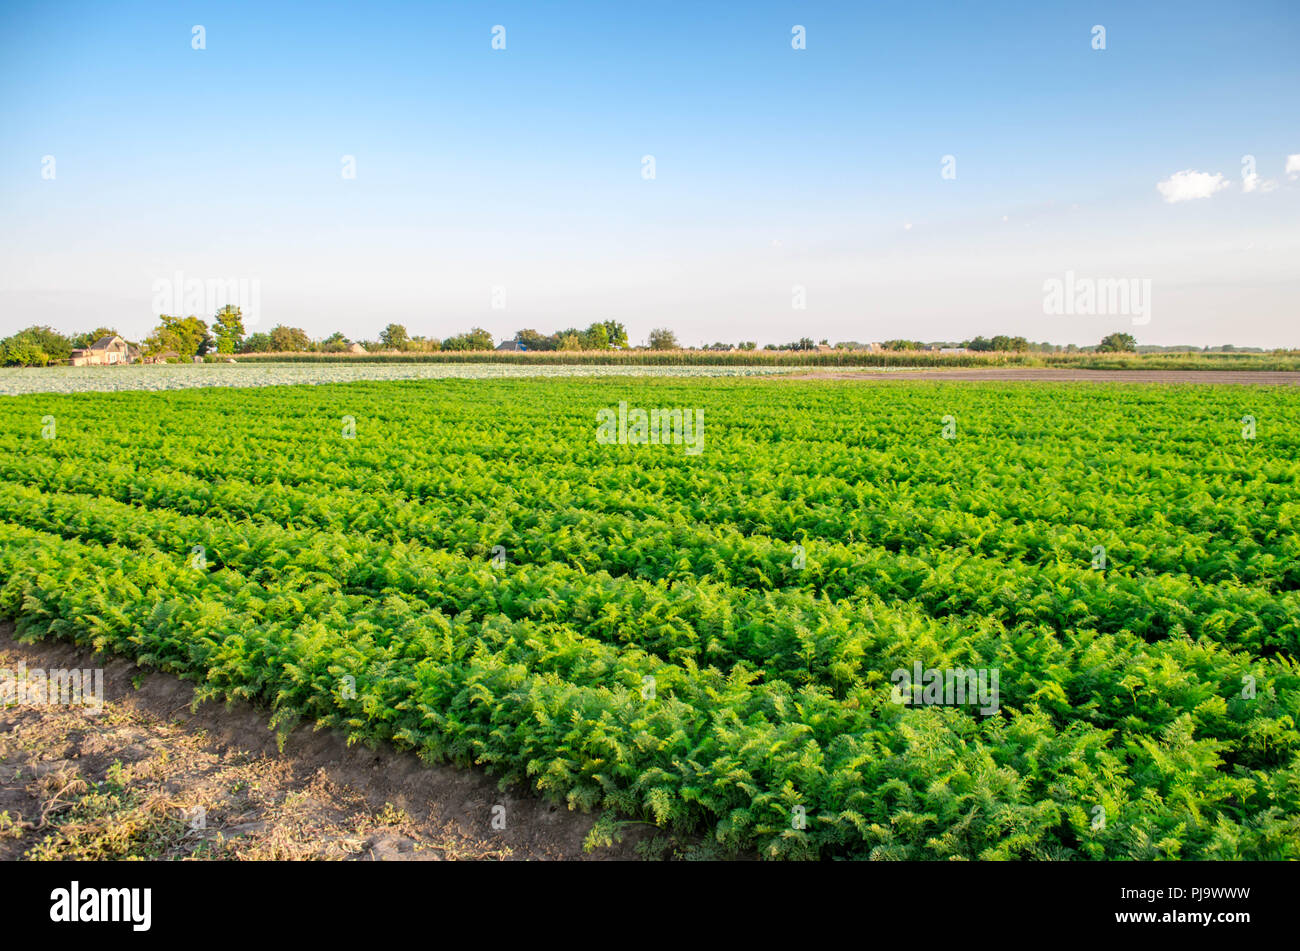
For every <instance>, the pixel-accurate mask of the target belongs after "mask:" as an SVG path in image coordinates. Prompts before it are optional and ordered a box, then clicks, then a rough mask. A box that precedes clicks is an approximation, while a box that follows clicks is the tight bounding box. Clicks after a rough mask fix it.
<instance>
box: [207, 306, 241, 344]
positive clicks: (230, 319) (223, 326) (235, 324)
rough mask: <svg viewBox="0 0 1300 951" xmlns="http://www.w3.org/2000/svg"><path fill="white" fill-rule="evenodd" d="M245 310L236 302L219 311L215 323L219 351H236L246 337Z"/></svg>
mask: <svg viewBox="0 0 1300 951" xmlns="http://www.w3.org/2000/svg"><path fill="white" fill-rule="evenodd" d="M243 318H244V312H243V311H242V310H241V309H240V308H238V307H236V306H235V305H234V304H227V305H226V306H225V307H223V308H221V310H219V311H217V316H216V317H215V318H214V320H215V323H214V324H213V329H214V333H215V334H216V337H217V353H236V352H237V351H238V350H239V345H240V343H241V342H242V341H243V339H244V320H243Z"/></svg>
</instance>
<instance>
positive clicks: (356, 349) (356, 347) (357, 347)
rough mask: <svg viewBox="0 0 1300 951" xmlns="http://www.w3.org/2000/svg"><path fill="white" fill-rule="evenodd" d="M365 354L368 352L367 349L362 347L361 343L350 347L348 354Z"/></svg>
mask: <svg viewBox="0 0 1300 951" xmlns="http://www.w3.org/2000/svg"><path fill="white" fill-rule="evenodd" d="M365 352H366V348H365V347H363V346H361V344H359V343H354V344H353V345H352V346H350V347H348V353H365Z"/></svg>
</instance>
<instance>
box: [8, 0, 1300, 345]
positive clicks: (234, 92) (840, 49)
mask: <svg viewBox="0 0 1300 951" xmlns="http://www.w3.org/2000/svg"><path fill="white" fill-rule="evenodd" d="M194 25H202V26H203V28H204V31H205V41H206V48H205V49H201V50H195V49H193V48H192V44H191V38H192V27H193V26H194ZM496 25H502V26H504V27H505V37H506V48H505V49H504V50H493V49H492V46H491V41H492V28H493V27H494V26H496ZM795 25H802V26H804V27H805V28H806V35H807V43H806V47H807V48H806V49H802V50H795V49H792V48H791V36H792V33H791V30H792V27H793V26H795ZM1094 25H1103V26H1104V27H1105V29H1106V48H1105V49H1104V50H1095V49H1093V48H1092V29H1093V27H1094ZM1298 93H1300V5H1297V4H1295V3H1294V2H1260V3H1251V4H1246V5H1226V4H1208V3H1196V2H1192V3H1188V2H1183V3H1145V4H1132V3H1096V2H1093V3H1048V4H1043V3H1002V4H999V3H988V4H973V3H972V4H967V3H962V4H957V3H953V4H889V5H883V4H871V5H866V4H849V3H843V4H829V3H826V4H809V3H747V4H744V5H741V4H733V5H723V4H698V3H689V4H688V3H683V4H674V3H657V4H597V3H546V4H538V3H533V4H508V3H493V4H427V3H419V4H417V3H368V4H355V3H347V4H336V3H311V4H301V5H287V4H286V5H280V4H276V5H270V4H258V3H247V4H245V3H220V4H206V3H156V4H155V3H132V4H106V3H87V4H45V3H22V2H18V3H15V2H6V3H5V4H4V5H3V7H0V128H3V130H4V132H3V136H2V138H0V142H2V143H3V147H2V148H0V220H3V222H4V227H3V229H2V230H0V258H2V260H0V332H3V333H9V332H12V331H13V330H15V329H18V328H19V327H22V326H26V325H28V324H30V323H34V322H37V323H51V324H53V325H55V326H57V327H60V328H62V329H65V330H75V329H88V328H90V327H93V326H98V325H101V324H109V325H115V326H117V327H119V328H120V329H121V330H122V331H123V332H124V333H126V334H127V335H128V336H135V337H140V336H143V335H144V334H146V333H147V332H148V330H149V329H150V328H151V327H152V325H153V323H156V315H155V314H153V313H152V310H153V307H152V305H153V303H154V301H153V297H154V290H155V282H156V281H158V280H160V279H164V280H165V279H171V278H172V276H173V275H175V274H177V273H178V272H179V273H180V274H182V275H183V276H184V278H185V279H187V280H192V279H198V280H211V279H218V280H224V279H228V278H243V279H247V280H250V281H256V282H258V287H259V311H260V313H259V314H258V315H257V320H256V326H254V327H252V328H251V329H267V328H269V327H270V326H271V325H273V324H275V323H288V324H292V325H296V326H301V327H303V328H305V329H306V330H307V331H308V332H309V333H311V334H312V335H313V336H323V335H325V334H327V333H329V332H331V331H333V330H336V329H338V330H342V331H343V332H344V333H345V334H347V335H348V336H350V337H354V338H364V339H370V338H373V337H375V336H376V335H377V333H378V331H379V329H380V328H381V327H382V326H383V325H384V324H386V323H387V322H389V321H390V320H393V321H398V322H402V323H405V324H406V325H407V327H408V328H409V329H410V331H411V332H412V333H422V334H425V335H430V336H433V335H436V336H447V335H450V334H451V333H454V332H458V331H460V330H463V329H465V328H467V327H469V326H471V325H481V326H484V327H487V328H488V329H489V330H491V331H492V332H493V333H494V334H495V335H496V336H497V337H499V338H500V337H506V336H509V335H511V334H512V333H513V331H514V330H516V329H518V328H521V327H536V328H538V329H541V330H551V329H555V328H558V327H561V326H569V325H580V326H584V325H586V324H587V323H590V322H591V321H593V320H598V319H606V318H614V319H618V320H622V321H623V322H624V323H625V324H627V326H628V328H629V330H630V331H631V334H632V337H633V339H634V340H639V339H644V337H645V335H646V334H647V333H648V331H649V330H650V329H651V328H652V327H656V326H669V327H672V328H674V329H675V330H676V331H677V332H678V335H679V337H680V338H681V339H682V340H683V341H685V342H689V343H700V342H712V341H714V340H719V339H721V340H739V339H757V340H759V341H760V342H777V341H785V340H790V339H794V338H797V337H799V336H803V335H805V334H808V335H812V336H814V337H817V338H821V337H826V338H829V339H831V340H832V341H836V340H850V339H853V340H864V341H866V340H881V339H888V338H891V337H899V336H908V337H918V338H920V339H947V340H958V339H962V338H965V337H969V336H972V335H975V334H978V333H985V334H992V333H999V332H1004V333H1012V334H1024V335H1025V336H1028V337H1030V338H1031V339H1034V340H1052V341H1055V342H1060V343H1069V342H1074V343H1093V342H1096V340H1097V339H1099V338H1100V337H1101V336H1102V335H1103V334H1104V333H1108V332H1110V331H1112V330H1116V329H1124V330H1130V331H1133V332H1135V333H1136V334H1137V336H1138V338H1139V340H1140V341H1142V342H1150V343H1165V344H1171V343H1194V344H1217V343H1226V342H1232V343H1236V344H1239V345H1257V346H1283V345H1286V346H1300V319H1298V318H1300V312H1298V311H1300V304H1298V303H1297V302H1300V267H1298V266H1297V262H1298V261H1300V228H1298V227H1297V223H1298V222H1300V174H1297V172H1298V171H1300V169H1298V168H1297V167H1296V166H1300V121H1297V120H1298V119H1300V109H1298V108H1297V103H1298V102H1300V95H1298ZM645 155H652V156H654V163H655V177H654V178H653V179H651V180H647V179H646V178H644V177H643V174H642V157H643V156H645ZM946 155H951V156H953V157H954V158H955V170H956V177H955V178H948V179H945V178H944V177H942V176H941V174H940V173H941V163H942V159H943V157H944V156H946ZM1247 155H1252V156H1254V159H1255V162H1256V167H1257V170H1258V171H1257V174H1258V177H1257V178H1256V179H1255V180H1254V183H1253V186H1250V187H1245V186H1244V181H1243V178H1242V162H1243V157H1244V156H1247ZM46 156H53V159H54V169H55V175H54V177H53V178H52V179H51V178H48V177H42V169H43V167H44V166H43V161H44V159H45V157H46ZM344 156H353V157H354V158H355V169H356V176H355V178H352V179H348V178H344V177H343V175H342V173H341V170H342V167H343V161H344V159H343V157H344ZM1288 156H1297V157H1296V158H1295V159H1293V162H1294V165H1293V167H1292V171H1291V172H1290V173H1289V174H1288V172H1287V160H1288ZM1180 172H1196V173H1204V175H1205V177H1204V178H1200V177H1191V178H1186V177H1184V178H1175V177H1174V176H1175V175H1176V174H1177V173H1180ZM1216 175H1221V176H1222V179H1214V178H1213V176H1216ZM1171 181H1172V182H1174V185H1171V186H1169V188H1168V190H1169V193H1170V195H1173V196H1175V197H1178V198H1181V199H1182V200H1176V201H1168V200H1166V196H1165V195H1164V194H1162V192H1161V191H1159V190H1158V189H1157V184H1158V183H1160V182H1171ZM1206 183H1208V185H1207V184H1206ZM1180 184H1181V185H1189V187H1187V188H1181V189H1180V188H1177V187H1175V186H1177V185H1180ZM1200 186H1205V187H1200ZM1202 192H1204V197H1193V196H1194V195H1199V194H1201V193H1202ZM1067 271H1070V272H1074V273H1075V274H1076V275H1077V276H1079V277H1083V278H1118V279H1141V280H1149V281H1151V288H1152V290H1151V314H1150V318H1151V319H1150V321H1149V323H1144V324H1143V325H1142V326H1140V327H1137V328H1136V330H1135V331H1134V328H1133V320H1132V319H1131V318H1130V317H1128V316H1127V315H1089V316H1069V317H1066V316H1056V315H1049V314H1045V313H1044V307H1043V299H1044V282H1045V281H1047V280H1050V279H1053V278H1060V277H1063V276H1064V275H1065V273H1066V272H1067ZM796 287H801V288H803V299H804V300H805V302H806V304H805V309H802V310H798V309H795V308H794V307H793V305H792V301H793V299H794V297H795V295H794V293H793V289H794V288H796ZM494 288H500V289H503V291H498V292H497V303H498V304H500V303H502V302H503V301H504V307H496V308H494V307H493V289H494ZM250 323H251V322H250Z"/></svg>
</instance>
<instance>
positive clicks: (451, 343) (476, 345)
mask: <svg viewBox="0 0 1300 951" xmlns="http://www.w3.org/2000/svg"><path fill="white" fill-rule="evenodd" d="M495 346H496V344H494V343H493V342H492V335H491V334H490V333H488V332H487V331H486V330H484V329H483V328H482V327H475V328H474V329H473V330H471V331H469V333H463V334H457V335H456V336H454V337H448V338H447V339H446V340H444V341H443V342H442V349H444V350H491V349H492V348H493V347H495Z"/></svg>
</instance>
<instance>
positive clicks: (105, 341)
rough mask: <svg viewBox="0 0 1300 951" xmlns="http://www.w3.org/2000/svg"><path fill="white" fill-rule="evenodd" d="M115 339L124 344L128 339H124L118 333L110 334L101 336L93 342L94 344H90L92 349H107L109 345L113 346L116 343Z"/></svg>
mask: <svg viewBox="0 0 1300 951" xmlns="http://www.w3.org/2000/svg"><path fill="white" fill-rule="evenodd" d="M115 340H116V341H117V342H118V343H119V344H123V345H125V344H126V341H125V340H123V339H122V338H121V337H119V336H118V335H117V334H108V335H107V336H103V337H100V338H99V339H98V340H96V341H95V342H94V343H92V344H91V345H90V349H91V350H107V349H108V348H109V347H111V346H113V345H114V344H113V341H115Z"/></svg>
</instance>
